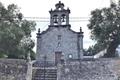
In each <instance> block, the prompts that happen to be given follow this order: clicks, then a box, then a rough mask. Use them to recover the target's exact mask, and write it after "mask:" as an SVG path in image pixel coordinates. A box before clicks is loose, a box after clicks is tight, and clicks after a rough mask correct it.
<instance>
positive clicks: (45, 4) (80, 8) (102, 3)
mask: <svg viewBox="0 0 120 80" xmlns="http://www.w3.org/2000/svg"><path fill="white" fill-rule="evenodd" d="M59 1H61V2H63V3H64V5H65V8H68V7H69V9H70V10H71V14H70V17H87V19H85V20H84V21H79V22H78V21H77V22H70V24H71V29H72V30H74V31H77V32H78V31H79V28H80V27H82V29H83V32H84V41H83V42H84V48H85V49H87V48H88V47H89V46H91V45H93V44H94V43H95V41H92V40H91V39H90V31H89V30H88V28H87V24H89V21H88V20H89V18H88V17H90V12H91V11H93V10H95V9H101V8H103V7H109V6H110V0H0V2H2V3H3V5H8V4H11V3H14V4H17V5H18V7H19V8H20V11H21V12H22V13H23V15H24V17H45V18H49V17H50V15H49V11H50V10H51V8H52V9H55V4H56V3H58V2H59ZM114 1H116V2H117V0H114ZM36 23H37V26H36V31H34V32H33V33H32V35H33V36H32V38H33V39H34V40H35V41H36V33H37V29H38V28H41V30H42V31H44V30H46V29H47V28H48V25H49V22H36ZM34 49H35V48H34Z"/></svg>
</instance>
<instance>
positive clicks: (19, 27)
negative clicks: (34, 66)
mask: <svg viewBox="0 0 120 80" xmlns="http://www.w3.org/2000/svg"><path fill="white" fill-rule="evenodd" d="M22 17H23V15H22V13H21V12H20V10H19V9H18V7H17V5H14V4H11V5H9V6H8V7H7V8H5V7H4V6H3V5H2V3H0V53H4V54H5V55H7V56H8V58H22V59H25V58H26V55H27V53H28V52H29V51H30V52H32V53H31V54H32V55H33V53H34V52H33V50H32V48H33V47H34V41H33V40H32V39H31V38H30V37H31V32H32V31H34V30H35V25H36V24H35V22H33V21H27V20H23V19H22ZM26 40H29V41H26ZM23 41H24V43H23Z"/></svg>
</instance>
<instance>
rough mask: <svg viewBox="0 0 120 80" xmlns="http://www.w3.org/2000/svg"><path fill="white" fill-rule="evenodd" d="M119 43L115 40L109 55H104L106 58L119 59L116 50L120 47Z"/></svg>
mask: <svg viewBox="0 0 120 80" xmlns="http://www.w3.org/2000/svg"><path fill="white" fill-rule="evenodd" d="M118 45H119V44H118V41H117V40H114V41H113V42H111V43H110V45H109V47H108V48H107V53H106V54H105V55H104V57H107V58H110V57H117V55H116V48H117V47H118Z"/></svg>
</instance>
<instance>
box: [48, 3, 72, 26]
mask: <svg viewBox="0 0 120 80" xmlns="http://www.w3.org/2000/svg"><path fill="white" fill-rule="evenodd" d="M49 12H50V26H54V25H55V26H57V25H69V14H70V10H69V8H67V9H64V4H63V3H61V1H59V3H57V4H56V5H55V9H54V10H52V9H51V10H50V11H49Z"/></svg>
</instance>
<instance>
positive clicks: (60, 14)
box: [36, 1, 83, 63]
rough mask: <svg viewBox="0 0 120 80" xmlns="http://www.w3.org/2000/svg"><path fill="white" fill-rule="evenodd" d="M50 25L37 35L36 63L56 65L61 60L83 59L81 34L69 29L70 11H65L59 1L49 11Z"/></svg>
mask: <svg viewBox="0 0 120 80" xmlns="http://www.w3.org/2000/svg"><path fill="white" fill-rule="evenodd" d="M49 13H50V25H49V26H48V29H47V30H46V31H43V32H40V29H39V30H38V33H37V51H36V52H37V55H36V60H37V61H43V60H44V57H46V60H47V61H52V62H55V63H58V62H59V61H60V60H61V59H64V60H67V59H70V58H71V59H81V58H82V57H83V32H82V29H81V27H80V31H79V32H75V31H73V30H72V29H71V25H70V23H69V22H70V21H69V14H70V9H69V8H67V9H65V7H64V4H63V3H61V2H60V1H59V3H57V4H56V5H55V9H54V10H52V9H51V10H50V11H49Z"/></svg>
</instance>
